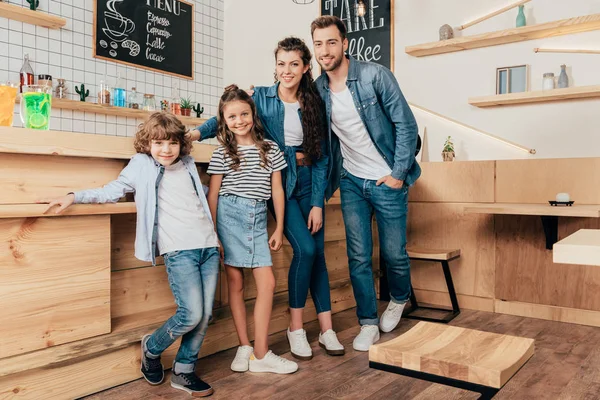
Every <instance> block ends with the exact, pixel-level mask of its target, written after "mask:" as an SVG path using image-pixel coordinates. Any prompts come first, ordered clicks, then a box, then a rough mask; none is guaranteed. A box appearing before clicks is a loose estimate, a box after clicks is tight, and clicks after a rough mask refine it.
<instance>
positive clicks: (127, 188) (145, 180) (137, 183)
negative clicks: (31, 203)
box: [75, 153, 213, 265]
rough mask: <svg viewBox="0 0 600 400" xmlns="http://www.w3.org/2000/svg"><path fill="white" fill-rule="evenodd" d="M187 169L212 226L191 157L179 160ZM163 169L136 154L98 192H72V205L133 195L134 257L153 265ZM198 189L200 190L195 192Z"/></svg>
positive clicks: (147, 156)
mask: <svg viewBox="0 0 600 400" xmlns="http://www.w3.org/2000/svg"><path fill="white" fill-rule="evenodd" d="M181 161H182V162H183V164H184V165H185V167H186V168H187V170H188V172H189V174H190V177H191V179H192V183H193V184H194V189H195V190H196V194H197V195H198V197H199V198H200V202H201V203H202V207H203V208H204V212H205V213H206V215H207V216H208V219H209V221H210V223H211V224H212V223H213V222H212V217H211V214H210V209H209V208H208V202H207V201H206V196H205V195H204V191H203V190H201V189H202V183H201V182H200V176H198V170H197V169H196V164H195V163H194V159H193V158H192V157H191V156H184V157H181ZM164 171H165V167H164V166H162V165H161V164H160V163H159V162H157V161H156V160H154V158H152V156H150V155H147V154H140V153H138V154H136V155H135V156H133V157H132V158H131V160H130V161H129V164H127V166H126V167H125V168H124V169H123V171H121V173H120V174H119V177H118V178H117V179H116V180H114V181H112V182H110V183H108V184H106V185H105V186H104V187H101V188H98V189H88V190H82V191H79V192H75V203H116V202H117V201H118V200H119V199H120V198H121V197H123V196H125V194H126V193H134V198H135V207H136V209H137V223H136V230H135V257H136V258H138V259H140V260H142V261H151V262H152V265H155V263H156V256H157V246H156V243H157V242H156V239H157V233H158V222H157V221H158V219H157V215H158V204H157V199H158V186H159V184H160V181H161V179H162V177H163V175H164ZM198 189H200V190H198Z"/></svg>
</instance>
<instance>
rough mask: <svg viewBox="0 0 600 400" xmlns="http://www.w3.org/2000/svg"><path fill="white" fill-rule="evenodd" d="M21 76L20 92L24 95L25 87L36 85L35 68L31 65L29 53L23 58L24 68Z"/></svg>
mask: <svg viewBox="0 0 600 400" xmlns="http://www.w3.org/2000/svg"><path fill="white" fill-rule="evenodd" d="M20 75H21V85H20V86H19V92H21V93H23V85H33V84H34V83H35V82H34V74H33V68H31V64H29V54H27V53H26V54H25V55H24V56H23V66H22V67H21V71H20Z"/></svg>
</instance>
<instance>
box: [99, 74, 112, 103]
mask: <svg viewBox="0 0 600 400" xmlns="http://www.w3.org/2000/svg"><path fill="white" fill-rule="evenodd" d="M98 104H102V105H103V106H110V105H111V103H110V86H108V84H107V83H105V82H104V81H103V80H102V81H100V87H99V90H98Z"/></svg>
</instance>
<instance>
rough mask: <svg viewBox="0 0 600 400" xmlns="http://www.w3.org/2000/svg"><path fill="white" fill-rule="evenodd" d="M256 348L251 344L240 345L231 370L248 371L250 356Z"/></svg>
mask: <svg viewBox="0 0 600 400" xmlns="http://www.w3.org/2000/svg"><path fill="white" fill-rule="evenodd" d="M253 351H254V348H253V347H251V346H240V347H238V349H237V353H235V358H234V359H233V362H232V363H231V370H232V371H233V372H246V371H248V363H249V361H250V356H251V355H252V352H253Z"/></svg>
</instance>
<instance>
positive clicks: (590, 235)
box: [552, 229, 600, 265]
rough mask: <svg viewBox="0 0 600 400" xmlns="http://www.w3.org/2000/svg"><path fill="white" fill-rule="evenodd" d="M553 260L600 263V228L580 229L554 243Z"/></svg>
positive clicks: (567, 262) (589, 263)
mask: <svg viewBox="0 0 600 400" xmlns="http://www.w3.org/2000/svg"><path fill="white" fill-rule="evenodd" d="M552 253H553V254H552V255H553V261H554V262H555V263H563V264H585V265H600V229H580V230H578V231H577V232H575V233H574V234H572V235H570V236H567V237H566V238H564V239H563V240H560V241H558V242H556V243H555V244H554V247H553V250H552Z"/></svg>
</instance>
